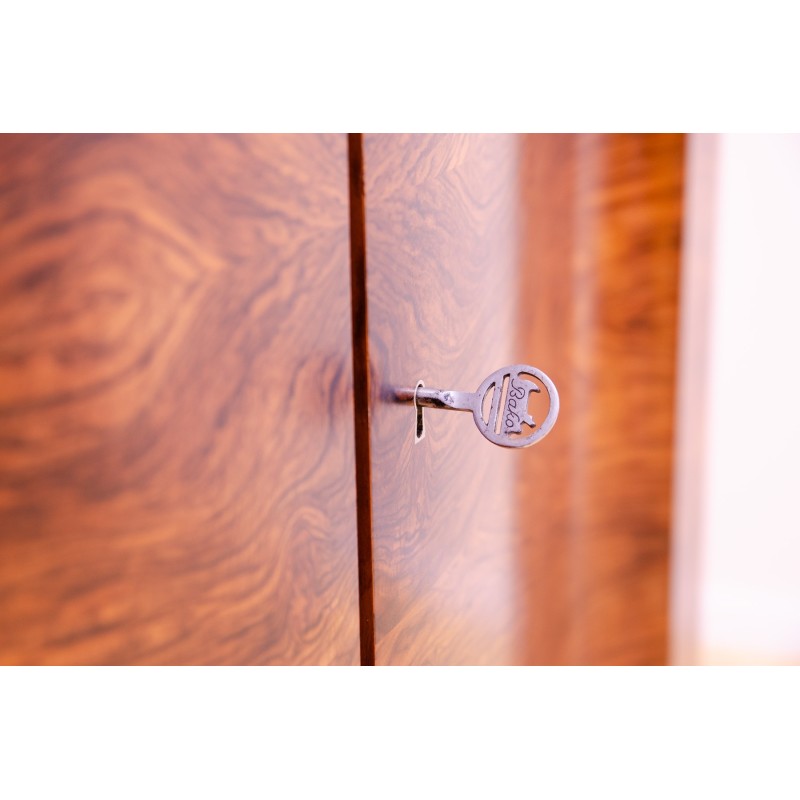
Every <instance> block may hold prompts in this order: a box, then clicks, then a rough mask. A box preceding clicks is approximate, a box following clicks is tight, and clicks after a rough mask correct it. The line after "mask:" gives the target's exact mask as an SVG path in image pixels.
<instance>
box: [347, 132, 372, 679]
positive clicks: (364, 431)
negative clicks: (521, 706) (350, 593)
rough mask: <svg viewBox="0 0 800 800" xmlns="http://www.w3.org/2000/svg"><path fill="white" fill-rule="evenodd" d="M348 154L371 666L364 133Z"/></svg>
mask: <svg viewBox="0 0 800 800" xmlns="http://www.w3.org/2000/svg"><path fill="white" fill-rule="evenodd" d="M347 158H348V164H349V174H350V309H351V314H352V332H353V347H352V350H353V407H354V424H355V456H356V522H357V538H358V611H359V630H360V641H361V664H362V666H373V665H374V664H375V611H374V604H373V592H372V490H371V486H372V481H371V474H370V447H369V348H368V341H367V339H368V333H369V330H368V327H367V257H366V256H367V250H366V243H367V242H366V239H367V233H366V217H365V211H364V151H363V141H362V136H361V134H360V133H351V134H348V137H347Z"/></svg>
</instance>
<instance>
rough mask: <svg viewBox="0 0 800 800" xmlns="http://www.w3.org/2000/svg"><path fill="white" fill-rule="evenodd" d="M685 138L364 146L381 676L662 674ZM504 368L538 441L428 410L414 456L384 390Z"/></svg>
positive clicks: (385, 140) (428, 140) (379, 141)
mask: <svg viewBox="0 0 800 800" xmlns="http://www.w3.org/2000/svg"><path fill="white" fill-rule="evenodd" d="M682 147H683V143H682V138H681V137H679V136H584V135H580V136H549V135H548V136H526V137H516V136H439V137H429V136H413V137H409V136H367V137H365V142H364V169H365V197H366V234H367V236H366V249H367V273H368V296H369V310H370V323H369V348H370V359H371V366H372V370H373V375H374V380H373V392H372V409H371V433H372V437H371V447H372V464H371V466H372V491H373V571H374V597H375V620H376V630H375V636H376V662H377V663H384V664H387V663H393V664H406V663H456V664H458V663H471V664H480V663H637V664H638V663H662V662H663V661H664V660H665V658H666V645H667V631H666V610H667V568H668V545H669V509H670V472H671V463H672V418H673V381H674V356H675V324H676V307H677V276H678V259H679V231H680V212H681V185H682ZM516 362H522V363H526V362H527V363H531V364H533V365H535V366H537V367H539V368H540V369H543V370H544V371H545V372H547V373H548V374H549V375H550V376H551V377H552V378H553V380H554V381H555V383H556V385H557V386H558V388H559V391H560V394H561V416H560V418H559V421H558V423H557V424H556V427H555V428H554V430H553V432H552V433H551V434H550V435H549V437H547V438H546V439H545V440H543V441H542V443H541V444H539V445H536V446H535V447H533V448H530V449H527V450H523V451H513V452H511V451H506V450H502V449H500V448H497V447H494V446H492V445H491V444H489V443H488V442H486V441H485V440H484V439H483V438H482V437H481V436H480V434H479V433H478V431H477V430H476V429H475V427H474V425H473V422H472V420H471V418H470V417H469V415H463V414H453V413H450V412H436V411H432V412H426V426H427V436H426V438H425V439H424V440H423V441H422V442H421V443H420V444H418V445H414V443H413V441H414V437H413V410H411V409H409V407H406V406H399V405H397V404H395V403H393V402H392V400H391V393H392V389H393V387H397V386H406V387H407V386H411V387H413V386H414V385H415V383H416V381H418V380H420V379H421V380H424V381H425V383H426V385H427V386H432V387H437V388H449V389H461V390H467V391H474V390H475V389H476V388H477V386H478V384H479V383H480V382H481V381H482V379H483V378H484V377H486V376H487V375H488V374H489V373H490V372H492V371H493V370H494V369H496V368H498V367H500V366H503V365H506V364H512V363H516ZM534 416H536V414H535V413H534ZM539 416H540V418H541V416H542V414H541V412H540V414H539Z"/></svg>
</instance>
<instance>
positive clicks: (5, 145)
mask: <svg viewBox="0 0 800 800" xmlns="http://www.w3.org/2000/svg"><path fill="white" fill-rule="evenodd" d="M348 228H349V226H348V196H347V150H346V137H344V136H244V137H229V136H130V137H128V136H110V137H87V136H64V137H52V136H4V137H0V281H1V283H0V304H1V305H2V309H1V310H0V326H2V333H1V334H0V661H2V662H3V663H29V664H37V663H134V664H139V663H170V664H171V663H218V664H221V663H357V662H358V660H359V631H358V594H357V590H358V587H357V551H356V537H355V529H356V512H355V491H354V471H355V467H354V452H353V404H352V366H351V329H350V325H351V319H350V307H349V303H350V288H349V263H350V254H349V233H348Z"/></svg>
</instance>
